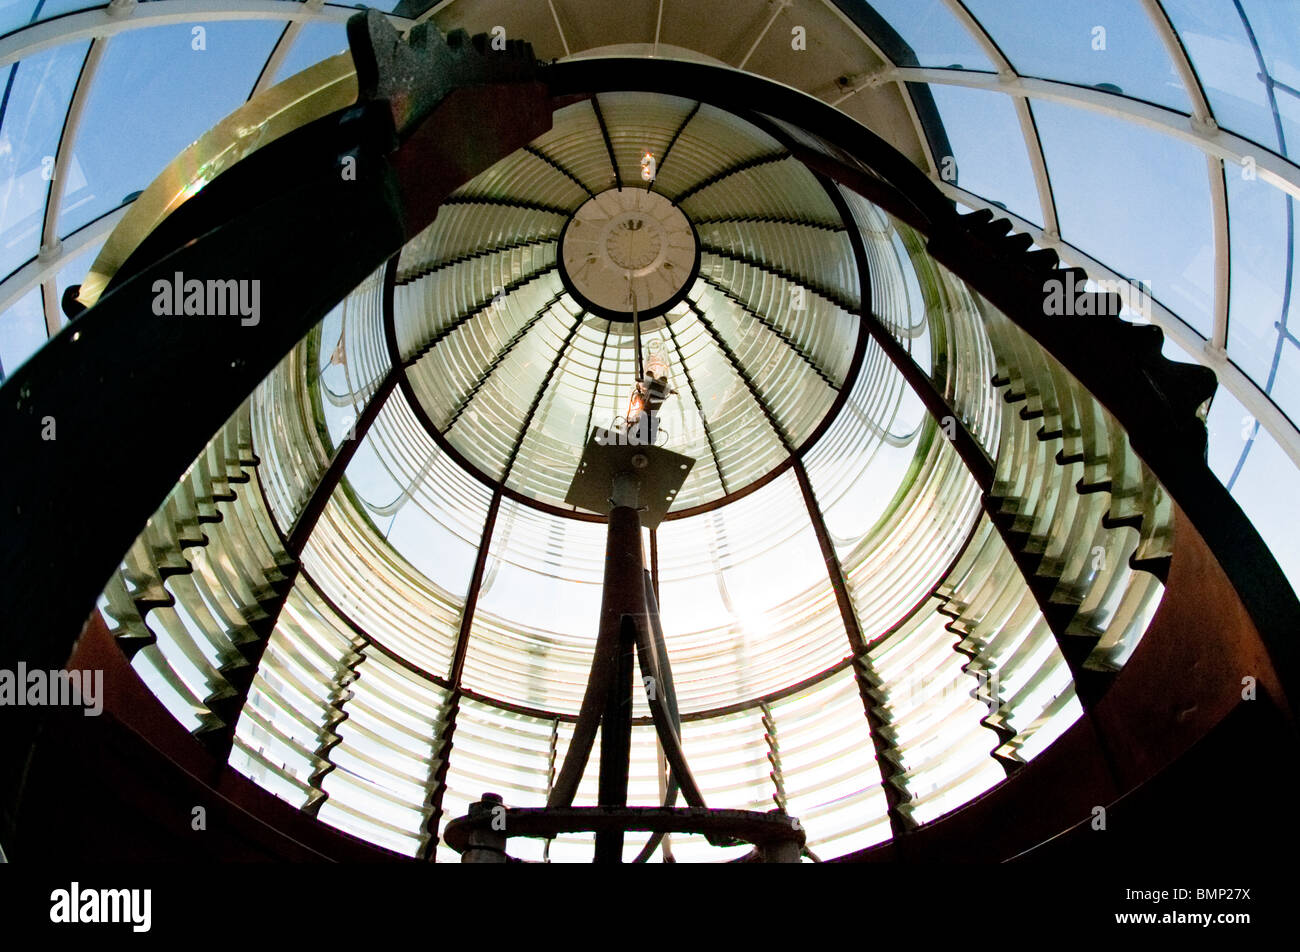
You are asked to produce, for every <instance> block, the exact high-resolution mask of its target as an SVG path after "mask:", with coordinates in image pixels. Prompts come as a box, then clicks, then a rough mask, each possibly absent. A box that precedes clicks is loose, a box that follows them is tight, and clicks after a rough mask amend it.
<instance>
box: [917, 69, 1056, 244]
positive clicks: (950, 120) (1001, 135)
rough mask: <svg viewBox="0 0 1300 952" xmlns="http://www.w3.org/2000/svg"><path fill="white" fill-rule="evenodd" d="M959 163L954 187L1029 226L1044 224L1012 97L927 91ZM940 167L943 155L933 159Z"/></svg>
mask: <svg viewBox="0 0 1300 952" xmlns="http://www.w3.org/2000/svg"><path fill="white" fill-rule="evenodd" d="M930 92H931V94H932V95H933V96H934V102H935V105H936V106H938V107H939V116H940V118H942V120H943V127H944V131H945V132H947V133H948V141H949V142H950V143H951V144H952V150H953V158H954V159H955V160H956V162H957V179H956V184H958V185H960V186H961V187H962V188H964V189H966V190H967V191H968V192H974V193H975V194H976V195H979V196H980V197H981V198H985V199H987V200H988V201H990V202H995V203H996V204H998V205H1001V206H1002V207H1003V208H1005V209H1006V210H1007V211H1009V212H1013V213H1014V214H1016V215H1019V216H1021V217H1022V218H1027V219H1029V220H1030V221H1032V222H1042V220H1043V211H1042V206H1041V205H1039V203H1038V192H1037V190H1036V189H1035V187H1034V172H1033V169H1032V168H1031V167H1030V165H1029V154H1028V153H1027V152H1026V151H1025V140H1024V136H1023V135H1022V134H1021V132H1020V119H1019V117H1018V116H1017V115H1016V105H1015V102H1014V101H1013V100H1012V99H1011V97H1010V96H1006V95H1003V94H1002V93H993V92H987V91H985V90H982V89H966V88H963V87H961V86H935V85H932V86H931V87H930ZM935 159H936V160H937V161H939V162H940V163H942V161H943V156H935Z"/></svg>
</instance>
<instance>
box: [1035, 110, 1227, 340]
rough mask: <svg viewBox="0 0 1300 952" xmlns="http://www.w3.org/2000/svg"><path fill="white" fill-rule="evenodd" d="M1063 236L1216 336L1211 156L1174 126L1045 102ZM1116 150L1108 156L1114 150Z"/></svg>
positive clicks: (1041, 124) (1041, 127)
mask: <svg viewBox="0 0 1300 952" xmlns="http://www.w3.org/2000/svg"><path fill="white" fill-rule="evenodd" d="M1034 115H1035V116H1036V117H1037V121H1038V131H1039V135H1040V136H1041V138H1042V142H1043V155H1044V157H1045V158H1046V160H1047V170H1048V173H1049V175H1050V176H1051V179H1052V189H1053V192H1054V194H1055V196H1056V211H1057V215H1058V217H1059V218H1060V222H1061V237H1062V238H1064V239H1065V240H1066V241H1068V242H1069V243H1070V244H1073V245H1076V246H1078V247H1079V248H1081V249H1083V250H1084V251H1085V252H1087V253H1088V254H1090V255H1092V256H1093V257H1094V258H1096V259H1097V260H1099V261H1101V262H1102V263H1103V264H1106V265H1107V266H1109V267H1110V268H1112V269H1113V270H1115V271H1117V272H1118V273H1120V274H1121V275H1123V276H1124V277H1126V278H1128V279H1130V280H1132V281H1140V282H1146V283H1147V284H1148V285H1149V286H1150V288H1151V293H1152V296H1153V297H1155V298H1156V300H1158V301H1160V302H1161V303H1162V304H1164V305H1165V306H1166V307H1168V308H1169V309H1170V310H1171V311H1173V312H1174V313H1175V314H1177V315H1178V316H1179V317H1181V318H1182V319H1183V320H1184V321H1186V322H1187V323H1188V324H1190V325H1191V326H1192V327H1194V328H1195V329H1196V330H1197V331H1199V332H1200V333H1201V334H1202V336H1204V337H1207V338H1208V337H1209V336H1210V330H1211V324H1212V320H1211V316H1210V311H1211V306H1212V305H1211V302H1212V300H1213V297H1214V291H1213V288H1214V233H1213V219H1212V216H1211V213H1210V185H1209V176H1208V174H1207V172H1206V164H1205V157H1204V155H1203V154H1202V153H1201V151H1200V150H1199V149H1196V148H1193V147H1192V146H1189V145H1185V144H1183V143H1181V142H1178V141H1176V140H1174V139H1172V138H1170V137H1169V136H1164V135H1160V134H1159V133H1156V132H1151V131H1149V130H1147V129H1143V128H1141V127H1139V126H1136V125H1134V124H1133V123H1130V122H1125V121H1123V120H1120V119H1113V118H1111V117H1109V116H1104V115H1101V114H1099V113H1096V112H1091V111H1089V110H1085V109H1076V108H1074V107H1072V106H1062V105H1059V104H1057V103H1049V102H1036V103H1035V104H1034ZM1108 159H1109V160H1108Z"/></svg>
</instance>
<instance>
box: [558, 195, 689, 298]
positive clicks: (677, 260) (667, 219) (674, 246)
mask: <svg viewBox="0 0 1300 952" xmlns="http://www.w3.org/2000/svg"><path fill="white" fill-rule="evenodd" d="M696 257H697V254H696V245H695V231H694V229H692V228H691V224H690V222H689V221H687V220H686V216H685V215H683V214H682V212H681V209H679V208H678V207H677V206H676V205H674V204H673V203H672V202H670V201H669V200H668V199H666V198H664V197H663V196H662V195H660V194H658V193H657V192H649V191H646V190H645V189H642V188H623V189H615V188H611V189H609V190H608V191H605V192H601V193H600V194H599V195H597V196H596V197H595V198H592V199H588V200H587V202H586V203H585V204H583V206H582V207H581V208H579V209H578V210H577V211H576V212H575V213H574V215H573V218H571V219H570V220H569V224H568V226H567V227H566V228H565V230H564V237H563V240H562V241H561V247H560V261H561V266H562V267H563V268H564V271H565V274H566V276H567V277H568V279H569V282H570V284H571V285H572V287H573V289H574V290H576V291H577V292H578V293H579V294H580V295H581V296H582V297H584V298H586V299H587V301H588V302H590V303H591V304H594V305H596V307H597V308H601V309H604V310H606V311H614V312H620V313H626V314H628V315H630V314H631V313H632V297H633V295H635V297H636V309H637V311H638V312H641V313H644V312H646V311H650V310H653V309H655V308H660V307H662V306H663V305H665V304H667V303H669V302H671V301H672V300H673V298H674V297H676V296H677V294H678V293H679V292H680V291H681V290H682V288H683V287H684V286H685V284H686V282H687V281H688V280H690V278H691V273H692V271H693V270H694V268H695V261H696Z"/></svg>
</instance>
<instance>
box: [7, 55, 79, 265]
mask: <svg viewBox="0 0 1300 952" xmlns="http://www.w3.org/2000/svg"><path fill="white" fill-rule="evenodd" d="M89 48H90V44H89V43H73V44H68V45H66V46H59V47H55V48H54V49H52V50H49V51H47V52H45V53H40V54H38V55H36V56H31V57H28V58H27V59H25V60H22V61H20V62H18V63H14V64H13V65H12V66H8V67H6V68H4V69H0V83H4V84H6V85H5V86H4V89H5V93H4V98H3V100H2V102H0V275H7V274H10V273H11V272H13V271H14V270H15V269H17V268H19V267H20V266H22V265H23V264H24V263H25V262H27V261H30V260H31V259H32V258H35V257H36V253H37V251H39V250H40V244H41V225H42V221H43V218H44V215H45V198H46V194H47V193H48V192H49V185H50V179H51V178H52V177H53V175H54V156H55V153H56V152H57V151H58V148H59V136H60V135H61V134H62V132H63V119H64V116H65V115H66V114H67V111H68V103H69V102H70V101H71V100H72V91H73V89H74V88H75V87H76V85H77V76H78V75H79V74H80V73H81V64H82V63H83V62H84V61H85V59H86V50H88V49H89ZM76 175H77V170H76V167H75V166H74V167H73V169H72V178H73V179H75V178H76Z"/></svg>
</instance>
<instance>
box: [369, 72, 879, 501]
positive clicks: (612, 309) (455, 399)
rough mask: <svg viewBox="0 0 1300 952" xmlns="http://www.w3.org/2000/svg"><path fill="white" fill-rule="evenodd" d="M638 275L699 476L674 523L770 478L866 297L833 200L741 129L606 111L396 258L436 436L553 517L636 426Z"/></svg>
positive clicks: (854, 340)
mask: <svg viewBox="0 0 1300 952" xmlns="http://www.w3.org/2000/svg"><path fill="white" fill-rule="evenodd" d="M647 157H649V158H648V159H647ZM651 163H653V174H651V167H650V164H651ZM643 173H645V174H644V175H643ZM646 177H649V179H650V180H649V181H647V180H646ZM629 275H630V277H631V290H632V291H633V292H635V296H636V298H637V306H636V311H637V316H638V319H639V321H640V333H641V339H642V345H643V350H644V352H646V353H654V354H657V355H659V356H660V357H661V358H662V359H663V360H664V361H665V362H666V364H667V367H668V372H669V378H670V386H671V388H672V389H673V390H675V394H674V395H672V396H671V397H670V398H669V400H668V402H667V403H666V405H665V406H664V409H663V413H662V416H661V434H660V443H661V444H662V445H666V446H668V447H670V448H671V449H673V450H674V451H675V452H678V453H682V454H684V455H686V456H690V457H692V458H694V459H695V460H696V461H697V463H696V465H695V467H694V468H693V470H692V471H691V474H690V476H689V477H688V479H687V482H686V484H685V486H683V487H682V489H681V491H680V492H679V493H678V496H677V499H676V500H675V502H674V505H673V510H674V511H677V512H681V511H683V510H689V509H691V508H693V507H697V506H701V505H704V504H708V503H713V502H716V501H717V500H719V499H722V498H724V497H726V496H728V495H730V494H732V493H735V492H737V491H740V490H743V489H744V488H745V487H747V486H749V485H750V484H752V483H753V482H755V481H756V480H758V479H760V478H762V477H763V476H765V475H767V474H768V473H769V472H771V471H772V470H774V469H776V468H777V467H778V466H780V465H781V464H782V462H783V461H784V460H785V459H786V458H787V457H788V455H789V451H790V449H791V448H792V447H798V446H800V445H801V444H803V443H804V442H805V441H806V440H807V439H808V438H809V436H810V435H811V434H812V433H813V431H814V430H815V429H816V428H817V426H818V424H819V423H821V421H822V420H823V419H824V418H825V416H826V415H827V413H828V412H829V411H830V409H831V408H832V407H833V406H834V405H835V403H836V398H837V396H838V395H839V394H840V393H841V392H842V390H843V388H844V386H845V383H846V376H847V374H848V371H849V367H850V365H851V363H852V360H853V354H854V351H855V349H856V347H857V344H858V335H859V332H860V324H859V321H858V320H857V318H856V316H855V315H854V314H853V311H854V310H855V309H856V308H857V307H858V304H859V300H860V289H859V287H858V276H857V269H856V266H855V264H854V261H853V255H852V249H851V246H850V244H849V239H848V236H847V232H846V229H845V226H844V224H843V222H842V220H841V218H840V215H839V213H838V212H837V211H836V208H835V205H834V204H833V203H832V201H831V199H830V198H829V196H828V193H827V192H826V189H825V187H824V186H823V185H822V183H820V182H819V181H818V180H817V179H816V177H815V176H814V175H813V174H812V173H811V172H810V171H809V170H808V169H807V168H805V167H804V166H803V165H802V164H800V163H799V162H797V161H795V160H794V159H793V158H791V157H790V155H789V153H788V152H787V151H786V150H785V149H784V148H783V147H782V146H781V145H780V144H779V143H778V142H777V141H776V140H775V139H774V138H772V137H771V136H770V135H768V134H766V133H765V132H763V131H761V130H759V129H758V128H756V127H755V126H753V125H751V124H749V123H747V122H744V121H742V120H740V119H738V118H736V117H734V116H730V115H727V114H725V113H723V112H721V111H719V110H716V109H714V108H712V107H709V106H702V105H700V104H699V103H694V102H690V101H687V100H681V99H675V98H671V97H663V96H651V95H645V94H630V93H625V94H606V95H602V96H599V97H595V98H592V99H589V100H586V101H583V102H578V103H574V104H573V105H571V106H568V107H566V108H564V109H563V110H561V111H559V112H557V113H556V115H555V123H554V127H553V128H552V130H551V131H550V132H548V133H547V134H546V135H544V136H542V137H541V138H539V139H538V140H536V141H535V142H533V143H531V144H530V145H529V146H527V147H526V148H525V149H523V150H521V151H520V152H518V153H516V154H515V155H513V156H511V157H509V158H507V159H505V160H504V161H502V162H500V163H498V164H497V165H495V166H493V167H492V168H491V169H488V170H487V171H486V172H484V173H482V174H481V175H479V176H478V177H477V178H475V179H474V180H473V181H471V182H470V183H468V184H467V185H466V186H465V187H463V188H462V189H461V190H460V191H458V192H457V193H456V194H455V195H453V196H452V198H451V199H450V200H449V202H448V203H447V205H446V206H445V207H444V208H443V210H442V211H441V212H440V213H439V216H438V219H437V220H436V221H435V222H434V224H433V225H432V226H431V227H430V228H429V229H428V230H427V231H426V232H425V233H423V234H421V235H420V236H418V237H417V238H416V239H414V240H413V241H412V242H410V243H409V244H408V246H407V247H406V248H405V249H404V251H403V253H402V256H401V260H400V262H399V265H398V272H397V287H396V291H395V297H394V306H395V317H396V325H397V335H398V341H399V344H400V347H401V351H402V354H403V356H404V357H406V358H407V359H408V360H409V361H410V365H409V370H408V373H409V374H410V378H411V382H412V385H413V389H414V392H415V393H416V395H417V396H418V399H419V401H420V403H421V404H422V406H423V409H424V410H425V411H426V413H427V415H428V418H429V420H430V421H431V422H432V425H433V426H434V427H435V428H436V430H437V432H438V434H439V436H440V438H441V439H443V440H445V441H446V443H447V444H449V445H450V446H451V447H453V448H454V449H455V450H456V451H457V452H458V453H459V454H460V455H461V456H462V457H463V458H464V459H465V460H466V461H468V462H469V464H470V465H472V466H473V467H475V468H476V469H477V470H479V471H480V472H481V473H482V474H484V475H486V476H487V477H489V478H490V479H493V480H496V479H502V480H504V481H505V484H506V486H507V487H508V488H509V489H511V490H514V491H515V492H517V493H520V494H522V495H523V496H526V497H528V498H531V499H535V500H538V501H541V502H543V503H547V504H551V505H555V506H562V505H563V504H564V498H565V495H566V492H567V489H568V484H569V481H570V479H571V478H572V476H573V473H574V471H575V470H576V468H577V464H578V461H579V458H580V456H581V451H582V448H583V446H584V445H585V443H586V441H587V437H588V435H589V434H590V433H591V430H592V428H593V427H597V426H601V427H608V426H611V424H613V423H614V422H615V421H616V420H618V419H619V418H621V417H623V416H624V415H625V414H626V413H627V405H628V398H629V395H630V393H631V389H632V385H633V381H634V380H635V379H636V372H635V341H636V333H637V330H636V325H635V324H634V322H633V320H632V317H633V313H632V312H633V308H632V306H631V303H630V298H629V290H628V289H629V280H628V279H629ZM534 404H536V406H535V412H534V414H533V416H532V418H531V422H530V424H529V426H528V428H527V432H526V433H525V432H522V428H523V423H524V420H525V417H526V415H527V413H528V411H529V408H530V407H533V406H534ZM769 416H770V419H771V423H770V424H769V422H768V419H769ZM520 437H522V441H521V442H520V443H519V445H518V448H517V450H516V449H515V442H516V440H518V439H519V438H520Z"/></svg>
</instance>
